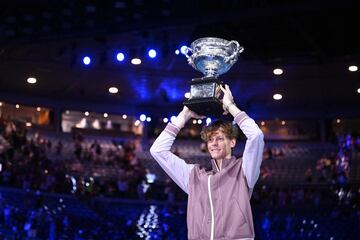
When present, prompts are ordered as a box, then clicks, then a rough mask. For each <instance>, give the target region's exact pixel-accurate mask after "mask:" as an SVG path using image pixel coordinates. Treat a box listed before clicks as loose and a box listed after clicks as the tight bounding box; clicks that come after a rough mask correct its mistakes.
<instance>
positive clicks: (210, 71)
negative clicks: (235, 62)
mask: <svg viewBox="0 0 360 240" xmlns="http://www.w3.org/2000/svg"><path fill="white" fill-rule="evenodd" d="M218 76H219V74H218V73H217V71H216V70H215V69H214V68H206V71H205V77H218Z"/></svg>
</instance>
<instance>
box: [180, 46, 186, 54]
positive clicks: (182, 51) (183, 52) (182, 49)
mask: <svg viewBox="0 0 360 240" xmlns="http://www.w3.org/2000/svg"><path fill="white" fill-rule="evenodd" d="M186 48H187V46H185V45H184V46H182V47H181V48H180V52H181V53H182V54H185V51H186Z"/></svg>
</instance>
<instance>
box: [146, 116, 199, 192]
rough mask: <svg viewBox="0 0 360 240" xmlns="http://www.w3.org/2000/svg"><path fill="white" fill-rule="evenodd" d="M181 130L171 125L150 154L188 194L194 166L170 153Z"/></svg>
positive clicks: (161, 135)
mask: <svg viewBox="0 0 360 240" xmlns="http://www.w3.org/2000/svg"><path fill="white" fill-rule="evenodd" d="M179 130H180V129H179V128H177V127H176V126H175V125H173V124H172V123H169V124H168V125H167V126H166V128H165V129H164V131H162V133H161V134H160V135H159V136H158V137H157V139H156V140H155V142H154V143H153V145H152V146H151V148H150V153H151V155H152V156H153V157H154V159H155V160H156V161H157V162H158V163H159V165H160V166H161V168H162V169H163V170H164V171H165V172H166V173H167V175H169V177H170V178H171V179H172V180H173V181H174V182H175V183H176V184H177V185H178V186H179V187H180V188H181V189H182V190H183V191H184V192H186V193H187V194H188V193H189V192H188V186H189V178H190V173H191V171H192V169H193V168H194V165H193V164H187V163H186V162H185V161H184V160H183V159H181V158H179V157H178V156H176V155H175V154H173V153H172V152H171V151H170V149H171V146H172V145H173V143H174V141H175V137H176V135H177V134H178V132H179Z"/></svg>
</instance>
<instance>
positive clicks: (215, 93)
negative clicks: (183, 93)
mask: <svg viewBox="0 0 360 240" xmlns="http://www.w3.org/2000/svg"><path fill="white" fill-rule="evenodd" d="M243 51H244V48H243V47H241V46H240V45H239V43H238V42H237V41H234V40H232V41H227V40H225V39H221V38H213V37H208V38H199V39H197V40H195V41H194V42H193V43H191V48H187V49H186V50H185V56H186V57H187V60H188V63H189V64H190V65H191V66H192V67H193V68H194V69H196V70H198V71H200V72H202V73H203V74H204V77H202V78H194V79H192V80H191V82H190V95H191V97H190V98H189V99H188V100H186V101H184V105H185V106H187V107H188V108H189V109H190V110H192V111H194V112H196V113H197V114H199V115H204V116H214V117H219V116H221V115H222V113H223V111H224V110H223V108H222V102H221V100H220V99H219V98H220V95H221V89H220V85H221V84H222V81H220V80H219V79H218V76H220V75H221V74H224V73H226V72H227V71H229V69H230V68H231V67H232V66H233V65H234V63H235V62H236V61H237V59H238V56H239V55H240V53H241V52H243ZM189 53H191V55H189Z"/></svg>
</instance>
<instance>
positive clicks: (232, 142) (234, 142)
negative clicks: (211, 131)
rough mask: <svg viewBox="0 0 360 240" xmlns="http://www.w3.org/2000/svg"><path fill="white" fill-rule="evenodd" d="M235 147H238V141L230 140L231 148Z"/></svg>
mask: <svg viewBox="0 0 360 240" xmlns="http://www.w3.org/2000/svg"><path fill="white" fill-rule="evenodd" d="M235 145H236V139H235V138H234V139H231V140H230V146H231V148H234V147H235Z"/></svg>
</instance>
